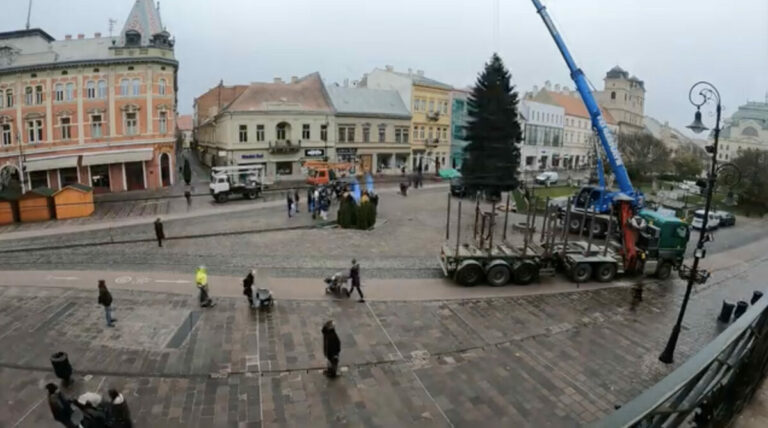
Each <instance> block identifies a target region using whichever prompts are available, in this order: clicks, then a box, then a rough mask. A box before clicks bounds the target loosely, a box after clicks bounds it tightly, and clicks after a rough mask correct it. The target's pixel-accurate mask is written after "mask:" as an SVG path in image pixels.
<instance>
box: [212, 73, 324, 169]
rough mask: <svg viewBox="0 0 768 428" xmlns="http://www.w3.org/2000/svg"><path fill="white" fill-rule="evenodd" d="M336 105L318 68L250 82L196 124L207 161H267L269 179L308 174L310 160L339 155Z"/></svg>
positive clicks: (243, 162) (214, 164) (259, 162)
mask: <svg viewBox="0 0 768 428" xmlns="http://www.w3.org/2000/svg"><path fill="white" fill-rule="evenodd" d="M334 129H335V126H334V118H333V108H332V107H331V105H330V102H329V101H328V95H327V93H326V91H325V86H324V85H323V82H322V80H321V78H320V74H319V73H312V74H309V75H307V76H304V77H302V78H300V79H299V78H297V77H292V78H291V81H290V82H284V81H282V80H281V79H279V78H276V79H275V80H274V82H272V83H261V82H258V83H251V84H250V85H248V87H247V88H246V89H245V90H243V91H242V92H241V93H240V94H239V95H237V96H236V97H234V100H233V101H232V102H231V103H229V104H228V105H226V106H223V107H222V108H221V110H219V111H218V112H216V113H215V114H214V115H213V116H210V117H208V118H207V119H206V120H205V121H204V122H203V123H201V124H199V125H198V127H197V150H198V151H199V154H200V158H201V159H202V161H203V163H205V164H206V165H211V166H222V165H264V166H265V167H266V177H267V181H272V180H274V181H278V180H299V179H303V178H304V173H303V172H302V168H301V165H302V163H303V162H304V161H306V160H323V159H334V158H335V156H336V155H335V153H334V149H333V146H334V144H333V141H334V140H335V134H334V132H335V131H334Z"/></svg>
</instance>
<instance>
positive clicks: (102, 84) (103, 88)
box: [98, 80, 107, 98]
mask: <svg viewBox="0 0 768 428" xmlns="http://www.w3.org/2000/svg"><path fill="white" fill-rule="evenodd" d="M98 96H99V98H107V81H106V80H99V83H98Z"/></svg>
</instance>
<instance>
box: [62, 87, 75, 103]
mask: <svg viewBox="0 0 768 428" xmlns="http://www.w3.org/2000/svg"><path fill="white" fill-rule="evenodd" d="M74 98H75V84H74V83H71V82H70V83H67V86H66V88H65V89H64V100H66V101H72V100H73V99H74Z"/></svg>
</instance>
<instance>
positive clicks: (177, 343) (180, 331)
mask: <svg viewBox="0 0 768 428" xmlns="http://www.w3.org/2000/svg"><path fill="white" fill-rule="evenodd" d="M199 320H200V311H191V312H190V313H189V315H187V319H185V320H184V322H182V323H181V325H180V326H179V328H177V329H176V332H175V333H173V337H171V340H169V341H168V343H167V344H166V345H165V347H166V348H167V349H179V348H180V347H181V345H182V344H183V343H184V341H185V340H187V336H189V333H191V332H192V330H193V329H194V328H195V325H197V321H199Z"/></svg>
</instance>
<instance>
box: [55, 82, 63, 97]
mask: <svg viewBox="0 0 768 428" xmlns="http://www.w3.org/2000/svg"><path fill="white" fill-rule="evenodd" d="M55 88H56V89H55V90H54V99H55V100H56V101H64V85H62V84H61V83H57V84H56V86H55Z"/></svg>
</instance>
